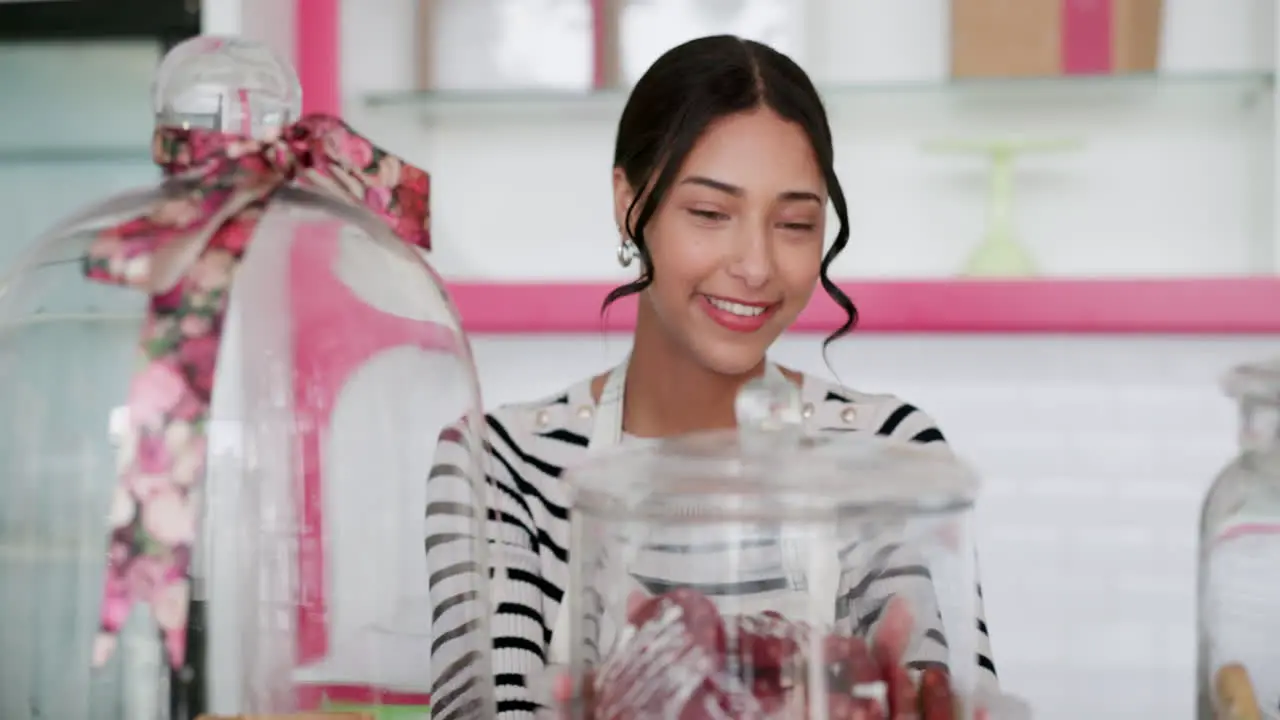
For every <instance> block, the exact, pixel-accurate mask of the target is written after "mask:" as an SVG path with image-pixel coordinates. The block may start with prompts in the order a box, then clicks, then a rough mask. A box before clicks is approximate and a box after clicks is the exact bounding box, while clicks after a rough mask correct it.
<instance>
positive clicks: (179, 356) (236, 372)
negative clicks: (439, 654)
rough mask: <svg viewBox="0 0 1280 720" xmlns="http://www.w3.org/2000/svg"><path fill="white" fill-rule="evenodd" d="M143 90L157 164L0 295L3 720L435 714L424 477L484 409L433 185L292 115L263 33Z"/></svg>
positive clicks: (213, 41) (186, 51) (283, 73)
mask: <svg viewBox="0 0 1280 720" xmlns="http://www.w3.org/2000/svg"><path fill="white" fill-rule="evenodd" d="M155 103H156V105H155V111H156V117H157V134H156V145H155V151H156V156H157V157H156V159H157V162H158V163H160V164H161V165H162V166H163V167H165V168H166V171H167V173H168V179H167V180H166V181H165V182H164V183H162V184H160V185H158V186H155V187H150V188H143V189H140V190H137V191H132V192H128V193H124V194H122V195H117V196H115V197H113V198H110V199H108V200H106V201H104V202H103V203H100V204H98V205H97V206H95V207H92V208H90V209H88V210H86V211H84V212H82V213H79V214H77V215H75V216H73V217H72V218H70V219H69V220H67V221H66V222H64V223H63V224H61V225H60V226H58V227H57V228H56V229H55V230H54V231H52V232H51V233H50V234H49V235H47V236H46V237H45V238H43V239H41V240H40V241H39V242H38V243H36V244H35V246H34V248H33V250H32V251H31V252H30V253H29V254H28V255H27V256H26V257H25V258H24V259H23V260H22V261H21V262H19V263H18V265H17V266H16V267H15V268H14V269H13V271H12V273H11V274H9V275H8V276H7V279H6V280H5V281H4V282H3V284H0V653H3V655H4V656H5V657H7V658H11V659H16V658H21V659H22V660H21V661H14V662H9V663H7V664H6V669H5V672H4V673H2V674H0V717H4V718H5V719H6V720H36V719H37V718H67V719H68V720H70V719H80V718H86V719H87V718H94V719H99V718H100V719H102V720H116V719H118V720H132V719H134V718H143V717H146V718H157V717H163V718H169V719H170V720H191V719H193V718H195V717H198V716H200V715H201V714H203V713H213V714H240V713H245V712H247V713H252V714H257V713H282V712H283V713H287V712H298V711H307V710H365V711H369V712H375V711H382V710H386V709H388V708H392V709H394V710H395V711H397V712H399V713H401V714H400V715H397V717H425V716H426V715H427V713H428V712H429V703H430V690H431V678H432V673H431V669H430V664H429V658H430V648H431V640H432V637H431V634H430V627H431V618H432V612H433V608H432V607H431V603H430V598H429V594H428V587H427V584H428V575H429V573H428V570H427V567H426V559H425V555H424V550H423V546H422V542H423V532H424V529H423V524H424V509H425V506H426V498H425V489H424V486H425V480H426V477H427V475H428V473H429V472H430V464H431V462H432V457H431V448H432V447H434V445H435V442H436V439H437V438H438V437H441V436H442V435H447V434H448V433H450V432H458V431H459V430H460V429H461V430H465V431H474V430H475V427H474V426H475V424H476V423H478V422H479V416H480V415H479V413H480V410H479V408H480V400H479V390H478V386H477V381H476V375H475V367H474V363H473V361H472V357H471V353H470V349H469V346H468V343H467V339H466V336H465V335H464V334H463V332H462V330H461V327H460V325H459V321H458V318H457V315H456V313H455V311H454V309H453V307H452V305H451V303H450V301H449V298H448V296H447V294H445V292H444V290H443V284H442V282H441V281H440V279H439V277H438V276H437V275H436V274H435V273H434V272H433V271H432V269H431V268H430V266H429V265H428V264H427V263H426V261H425V255H424V248H425V246H426V245H427V239H428V237H429V236H428V232H427V225H426V222H427V217H428V216H427V184H428V179H427V176H426V175H425V173H423V172H422V171H421V170H418V169H417V168H414V167H412V166H409V165H407V164H403V163H401V161H399V160H398V159H397V158H394V157H393V156H390V155H387V154H386V153H385V152H383V151H381V150H379V149H376V148H373V147H372V146H371V145H369V144H368V143H367V141H363V140H362V139H360V138H359V137H358V136H356V135H354V134H353V133H351V131H350V130H349V129H347V128H345V126H343V125H341V124H340V123H337V121H336V120H332V119H328V118H318V119H317V118H302V119H300V118H299V117H298V108H299V97H298V86H297V80H296V78H295V76H294V74H293V71H292V69H291V68H290V67H289V66H288V65H287V64H286V63H284V62H282V61H280V60H279V59H278V58H276V57H275V56H274V55H273V54H272V53H270V52H269V51H267V50H266V49H264V48H263V47H261V46H258V45H255V44H252V43H248V42H245V41H241V40H237V39H231V38H197V39H194V40H191V41H189V42H188V43H186V44H184V45H181V46H179V47H178V48H176V49H175V50H174V51H173V52H172V53H171V54H170V55H169V56H168V58H167V59H166V62H165V63H164V64H163V65H162V67H161V68H160V70H159V73H158V76H157V82H156V87H155ZM308 138H309V140H308ZM305 142H310V143H311V144H310V145H306V146H305V148H303V146H301V145H298V143H305ZM227 143H230V144H231V145H232V146H234V148H235V152H234V153H231V152H229V151H228V145H227ZM297 152H307V153H308V157H309V158H310V159H311V160H312V161H313V164H311V165H309V166H308V167H309V168H310V170H309V172H310V173H312V174H310V175H308V178H311V179H312V180H306V181H304V180H302V179H299V180H298V181H297V182H290V178H294V170H286V169H285V168H287V167H296V166H291V165H290V163H291V162H296V160H290V158H291V157H294V156H293V155H292V154H293V153H297ZM315 162H321V163H322V165H319V166H318V165H316V164H314V163H315ZM272 163H274V164H272ZM323 163H332V164H333V169H332V172H333V173H342V172H345V174H343V175H342V177H343V178H344V180H345V181H346V182H347V184H346V185H341V186H335V185H333V184H329V185H324V178H323V177H321V176H320V175H317V174H316V173H320V172H321V171H322V170H323V169H324V168H325V167H328V166H326V165H323ZM338 166H340V167H341V168H343V169H345V170H343V169H339V167H338ZM317 168H319V169H317ZM387 173H391V175H388V174H387ZM315 183H320V185H316V184H315ZM380 183H381V184H380ZM357 185H359V186H360V187H364V188H366V189H367V188H374V187H376V188H377V191H376V192H375V191H372V190H370V192H369V193H364V192H357V191H356V190H355V187H356V186H357ZM318 187H322V188H324V189H317V188H318ZM384 191H385V194H384ZM220 193H221V194H220ZM246 193H250V194H246ZM391 194H394V196H395V198H396V200H397V205H396V208H395V209H394V210H391V209H389V208H388V206H386V205H377V204H374V205H369V206H367V207H366V205H364V204H362V202H363V201H364V199H365V198H366V196H368V197H382V198H385V197H389V196H390V195H391ZM246 202H247V203H248V204H247V205H246V204H245V203H246ZM384 202H385V200H384ZM233 276H234V282H232V278H233ZM460 452H464V453H465V452H472V450H470V449H467V448H462V449H461V450H460ZM463 460H464V461H463V462H460V464H461V465H462V466H464V467H473V468H474V467H479V464H478V463H468V462H465V460H466V459H465V458H463ZM473 481H474V484H473ZM459 482H460V483H461V484H463V485H464V486H466V487H465V488H464V490H463V491H462V493H463V494H462V497H467V494H466V493H467V492H469V491H472V490H473V491H474V492H475V493H477V494H476V495H474V496H472V497H471V500H472V501H474V503H475V504H477V505H479V504H480V503H483V502H485V497H484V495H483V494H482V493H483V492H484V483H483V478H473V477H471V476H469V475H467V474H466V473H465V472H464V473H462V474H461V475H460V476H459ZM467 488H469V489H470V490H467ZM483 522H484V517H483V513H477V514H475V515H474V523H475V527H473V528H471V532H469V533H464V534H462V535H465V537H462V539H460V540H459V542H474V543H475V545H476V548H475V550H474V551H475V552H476V553H478V555H477V557H483V555H484V543H483V540H482V539H483V538H484V537H485V535H484V530H483ZM466 538H471V540H467V539H466ZM485 580H486V578H485V577H484V576H483V575H482V574H478V575H477V576H476V578H475V585H476V586H475V592H476V594H477V595H478V596H479V597H481V598H483V597H485ZM478 606H479V607H487V606H486V605H485V604H484V603H479V604H478ZM476 621H477V622H476V623H475V625H474V627H475V630H474V636H473V637H471V638H469V639H464V642H470V643H472V644H473V647H474V651H475V652H476V653H478V654H479V657H481V658H487V653H488V648H489V642H488V639H487V635H486V630H485V628H486V627H487V623H486V622H485V619H484V618H476ZM470 692H473V693H475V694H476V697H475V702H476V703H477V707H479V708H481V710H482V713H481V715H482V716H483V708H484V707H485V705H484V703H485V702H486V701H487V702H492V691H491V690H490V689H488V688H487V686H486V683H485V682H484V679H483V677H482V680H481V681H480V682H478V683H476V685H475V686H474V687H473V688H471V689H470Z"/></svg>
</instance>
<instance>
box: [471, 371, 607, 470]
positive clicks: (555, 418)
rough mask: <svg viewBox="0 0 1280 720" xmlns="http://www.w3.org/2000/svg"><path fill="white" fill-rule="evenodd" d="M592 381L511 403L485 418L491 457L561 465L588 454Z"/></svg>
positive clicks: (593, 406)
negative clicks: (502, 456) (508, 457)
mask: <svg viewBox="0 0 1280 720" xmlns="http://www.w3.org/2000/svg"><path fill="white" fill-rule="evenodd" d="M594 413H595V404H594V402H593V401H592V397H591V380H590V379H585V380H582V381H579V382H577V383H574V384H573V385H571V386H569V387H568V388H565V389H564V390H561V391H559V392H556V393H554V394H551V395H547V396H545V397H541V398H537V399H534V400H530V401H527V402H517V403H508V404H505V405H500V406H498V407H496V408H493V409H491V410H489V411H488V412H487V413H486V414H485V417H484V425H485V435H486V438H485V439H486V440H487V441H488V443H489V444H490V445H491V447H490V448H489V452H490V453H495V454H510V455H512V456H513V457H514V458H518V459H520V460H521V461H524V462H529V461H531V460H532V461H535V463H536V464H542V463H541V462H538V461H543V462H550V463H551V464H553V465H554V464H562V463H563V462H564V461H565V460H566V459H569V458H572V457H573V456H575V455H577V454H579V453H584V452H586V449H587V444H588V442H589V438H590V436H591V429H592V427H593V423H594Z"/></svg>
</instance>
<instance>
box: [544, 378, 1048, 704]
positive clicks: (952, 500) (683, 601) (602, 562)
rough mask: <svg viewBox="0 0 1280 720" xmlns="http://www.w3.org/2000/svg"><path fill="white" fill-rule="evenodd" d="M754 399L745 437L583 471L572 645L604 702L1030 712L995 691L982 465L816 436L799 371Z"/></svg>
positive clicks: (745, 409) (703, 440) (745, 404)
mask: <svg viewBox="0 0 1280 720" xmlns="http://www.w3.org/2000/svg"><path fill="white" fill-rule="evenodd" d="M738 411H739V430H738V431H735V432H728V433H721V432H717V433H707V434H698V435H690V436H686V437H682V438H676V439H672V440H666V441H662V442H659V443H657V444H654V445H652V446H649V447H641V448H638V449H623V450H620V451H617V452H614V453H612V454H608V455H604V456H601V457H599V458H598V459H596V460H593V461H592V462H590V463H588V464H587V465H585V466H583V467H581V468H579V469H577V470H576V471H574V472H572V473H571V474H570V482H571V484H572V486H573V490H574V493H575V495H574V498H575V499H574V512H575V513H577V515H576V519H577V522H576V525H575V536H574V538H573V547H572V550H571V552H570V557H571V558H572V563H573V568H572V578H573V579H572V583H573V584H572V587H571V589H570V591H569V593H568V595H569V596H570V597H573V598H580V600H579V601H578V603H577V607H575V608H573V609H571V610H570V611H569V612H570V613H571V617H570V618H569V619H568V625H567V627H568V628H569V629H570V632H569V635H570V637H571V638H572V639H571V647H570V648H569V649H568V657H569V663H570V673H571V675H572V676H573V677H574V678H576V681H577V683H578V686H579V687H581V688H583V691H582V692H581V694H580V697H582V698H584V700H583V704H584V705H586V704H591V705H592V708H591V710H592V713H591V714H593V716H594V717H595V718H596V719H597V720H600V719H601V718H607V719H610V720H621V719H623V718H637V719H638V718H663V719H667V718H681V719H684V720H692V719H693V718H721V717H734V718H759V719H764V718H804V719H808V718H823V719H827V718H829V719H831V720H835V719H836V718H889V717H893V718H897V717H907V716H908V715H907V714H903V713H912V714H910V715H909V716H910V717H924V718H966V719H969V718H973V717H975V714H974V713H975V708H976V707H977V706H978V705H979V704H981V705H982V707H983V708H984V710H986V711H987V712H989V713H990V714H989V715H987V717H993V718H1001V717H1024V716H1025V715H1022V714H1019V713H1018V712H1017V711H1016V710H1015V709H1013V708H1010V709H1009V710H1008V711H1003V712H1002V711H1001V710H999V709H997V708H995V707H994V704H995V703H996V702H997V700H996V699H995V698H990V697H988V698H981V699H979V697H978V693H979V690H980V689H981V688H980V683H979V680H978V673H979V672H980V670H979V668H978V665H977V657H978V652H979V635H978V617H979V608H978V596H977V592H976V588H977V578H976V569H975V553H974V545H973V536H972V509H973V506H974V501H975V497H976V494H977V488H978V483H977V480H976V478H975V476H974V475H973V474H972V473H971V472H970V471H969V470H968V469H967V468H966V467H965V466H964V465H963V464H961V463H959V462H958V461H956V460H955V459H953V458H951V457H950V456H948V455H945V454H939V453H937V452H936V451H932V450H929V449H924V448H920V447H916V446H911V445H906V444H903V443H900V442H896V441H890V440H885V439H882V438H875V437H862V436H840V437H831V436H821V437H810V436H803V435H802V434H800V431H799V429H798V428H799V418H800V405H799V399H798V396H797V394H796V393H795V390H794V388H792V387H791V386H790V384H789V383H787V382H785V381H780V384H777V383H775V386H774V387H773V388H772V389H770V388H769V387H768V383H767V382H766V383H764V384H757V385H754V386H751V385H749V386H748V388H747V389H746V390H744V396H743V397H740V398H739V405H738ZM907 570H912V571H911V572H907ZM917 712H918V713H919V715H916V714H914V713H917ZM588 714H589V713H587V712H585V711H584V712H583V716H584V717H586V716H588Z"/></svg>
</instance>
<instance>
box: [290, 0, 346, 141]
mask: <svg viewBox="0 0 1280 720" xmlns="http://www.w3.org/2000/svg"><path fill="white" fill-rule="evenodd" d="M341 15H342V0H295V4H294V10H293V26H294V35H293V63H294V66H295V68H296V69H297V71H298V79H299V81H300V82H301V83H302V112H303V113H304V114H306V113H324V114H326V115H337V116H341V115H342V70H341V68H342V58H341V50H342V35H341V33H342V28H341Z"/></svg>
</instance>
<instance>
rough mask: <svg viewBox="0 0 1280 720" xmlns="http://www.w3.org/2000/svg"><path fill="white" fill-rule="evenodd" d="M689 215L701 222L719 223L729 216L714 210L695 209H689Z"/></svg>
mask: <svg viewBox="0 0 1280 720" xmlns="http://www.w3.org/2000/svg"><path fill="white" fill-rule="evenodd" d="M689 214H690V215H692V216H694V217H696V218H699V219H701V220H714V221H719V220H728V219H729V216H728V215H726V214H725V213H722V212H717V211H715V210H698V209H696V208H690V209H689Z"/></svg>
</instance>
